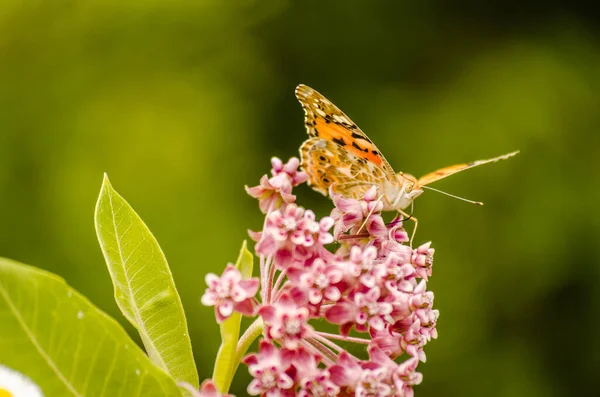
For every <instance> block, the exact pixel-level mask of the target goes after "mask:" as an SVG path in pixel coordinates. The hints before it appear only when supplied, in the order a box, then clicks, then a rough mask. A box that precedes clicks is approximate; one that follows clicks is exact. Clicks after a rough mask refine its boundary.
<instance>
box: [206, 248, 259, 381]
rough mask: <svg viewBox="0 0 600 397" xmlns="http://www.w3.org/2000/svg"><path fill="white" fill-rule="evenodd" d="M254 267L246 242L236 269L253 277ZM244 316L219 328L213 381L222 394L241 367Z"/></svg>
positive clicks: (246, 276)
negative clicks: (238, 355)
mask: <svg viewBox="0 0 600 397" xmlns="http://www.w3.org/2000/svg"><path fill="white" fill-rule="evenodd" d="M253 266H254V256H253V255H252V253H251V252H250V251H248V248H247V246H246V241H245V240H244V242H243V243H242V249H241V250H240V255H239V256H238V259H237V261H236V263H235V267H236V268H237V269H238V270H239V271H240V272H241V273H242V278H244V279H249V278H250V277H252V268H253ZM241 322H242V316H241V314H239V313H235V312H234V313H233V314H232V315H231V317H229V318H228V319H227V320H225V321H223V322H222V323H221V325H220V327H219V329H220V331H221V346H220V347H219V351H218V353H217V357H216V359H215V368H214V371H213V381H214V382H215V385H216V386H217V389H218V390H219V391H220V392H221V393H227V392H228V391H229V387H230V386H231V381H232V380H233V376H234V375H235V371H236V370H237V367H238V365H239V362H236V359H235V357H236V349H237V343H238V339H239V337H240V326H241Z"/></svg>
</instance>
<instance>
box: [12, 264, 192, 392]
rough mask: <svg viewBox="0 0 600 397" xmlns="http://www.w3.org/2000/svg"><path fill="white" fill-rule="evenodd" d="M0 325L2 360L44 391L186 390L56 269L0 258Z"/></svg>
mask: <svg viewBox="0 0 600 397" xmlns="http://www.w3.org/2000/svg"><path fill="white" fill-rule="evenodd" d="M0 324H1V326H0V363H1V364H2V365H5V366H7V367H10V368H12V369H14V370H17V371H19V372H21V373H23V374H25V375H26V376H28V377H30V378H31V379H32V380H33V381H34V382H36V383H37V384H38V385H39V386H40V387H41V388H42V391H43V393H44V394H45V395H46V396H60V397H62V396H94V397H96V396H98V397H103V396H106V397H114V396H123V397H125V396H127V397H138V396H143V397H150V396H157V397H163V396H180V395H181V393H180V391H179V390H178V388H177V386H176V385H175V382H174V381H173V379H171V378H170V377H169V376H168V375H167V374H166V373H164V372H163V371H162V370H160V369H159V368H157V367H156V366H155V365H154V364H153V363H152V362H151V361H150V360H149V359H148V357H147V356H146V355H145V354H144V352H143V351H142V350H141V349H140V348H139V347H138V346H137V345H136V344H135V342H134V341H132V340H131V339H130V338H129V335H127V333H126V332H125V330H124V329H123V328H122V327H121V326H120V325H119V324H118V323H117V322H116V321H115V320H113V319H112V318H111V317H109V316H108V315H107V314H106V313H104V312H103V311H101V310H100V309H98V308H97V307H95V306H94V305H92V303H90V301H88V300H87V298H85V297H84V296H83V295H81V294H79V293H78V292H77V291H75V290H74V289H72V288H71V287H70V286H69V285H67V284H66V283H65V281H64V280H63V279H62V278H60V277H58V276H56V275H54V274H52V273H48V272H46V271H43V270H40V269H36V268H34V267H31V266H27V265H23V264H21V263H17V262H14V261H11V260H9V259H4V258H0ZM0 394H1V393H0Z"/></svg>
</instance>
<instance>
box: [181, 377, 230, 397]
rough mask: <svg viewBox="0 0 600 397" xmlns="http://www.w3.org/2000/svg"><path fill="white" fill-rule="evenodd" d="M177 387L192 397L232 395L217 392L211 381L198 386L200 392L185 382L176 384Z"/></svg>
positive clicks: (208, 380)
mask: <svg viewBox="0 0 600 397" xmlns="http://www.w3.org/2000/svg"><path fill="white" fill-rule="evenodd" d="M177 385H178V386H180V387H183V388H184V389H186V390H187V391H189V392H191V393H192V397H233V394H222V393H220V392H219V391H218V390H217V387H216V386H215V384H214V382H213V381H212V379H206V380H205V381H204V382H202V385H200V390H196V389H194V388H193V387H192V385H190V384H189V383H187V382H178V383H177Z"/></svg>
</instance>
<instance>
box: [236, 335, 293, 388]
mask: <svg viewBox="0 0 600 397" xmlns="http://www.w3.org/2000/svg"><path fill="white" fill-rule="evenodd" d="M294 356H295V353H294V352H293V351H289V350H285V349H284V350H279V349H277V348H276V347H275V346H273V345H272V344H270V343H269V342H267V341H265V340H263V341H261V343H260V347H259V353H258V355H257V354H250V355H249V356H247V357H246V358H245V359H244V360H243V362H244V363H245V364H247V365H248V371H249V372H250V375H252V377H254V379H253V380H252V381H251V382H250V384H249V385H248V394H250V395H251V396H256V395H259V394H263V393H265V394H266V395H267V396H273V397H276V396H287V395H289V394H288V393H287V392H286V390H287V391H289V389H291V388H292V387H293V386H294V380H293V379H292V377H291V376H290V375H289V374H288V373H287V372H286V371H287V370H288V369H290V365H291V363H292V360H293V358H294Z"/></svg>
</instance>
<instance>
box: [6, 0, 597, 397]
mask: <svg viewBox="0 0 600 397" xmlns="http://www.w3.org/2000/svg"><path fill="white" fill-rule="evenodd" d="M534 4H535V3H532V4H530V5H519V2H516V1H508V2H505V1H499V0H497V1H491V2H485V3H480V2H476V1H469V0H459V1H455V2H453V3H452V5H449V4H448V3H447V2H442V1H436V0H431V1H420V2H379V1H374V2H354V1H349V2H344V3H342V2H317V1H307V2H292V1H283V0H272V1H253V0H246V1H239V2H218V1H197V0H195V1H192V0H187V1H185V0H181V1H176V2H160V1H129V2H121V1H114V0H113V1H111V0H105V1H90V0H86V1H80V2H70V1H54V2H23V1H14V0H13V1H10V0H9V1H5V2H2V5H1V6H0V192H1V194H0V225H1V227H0V255H2V256H6V257H10V258H14V259H17V260H19V261H22V262H25V263H29V264H32V265H36V266H39V267H42V268H44V269H48V270H50V271H53V272H55V273H58V274H59V275H61V276H63V277H64V278H65V279H66V280H67V281H68V282H69V283H70V284H71V285H73V286H74V287H75V288H77V289H79V290H80V291H81V292H82V293H84V294H85V295H87V296H88V297H89V298H90V299H91V300H92V301H93V302H94V303H96V304H97V305H98V306H99V307H101V308H102V309H104V310H105V311H107V312H108V313H110V314H111V315H113V316H114V317H116V318H117V319H119V321H121V322H122V323H124V322H125V320H124V318H123V317H122V316H121V315H120V313H119V311H118V309H117V307H116V304H115V303H114V301H113V298H112V286H111V283H110V279H109V276H108V272H107V270H106V267H105V265H104V261H103V258H102V255H101V252H100V249H99V247H98V244H97V241H96V237H95V233H94V226H93V210H94V205H95V201H96V197H97V194H98V192H99V189H100V184H101V181H102V174H103V172H107V173H108V175H109V176H110V178H111V182H112V183H113V186H114V187H115V188H116V189H117V190H118V191H119V192H120V193H121V194H122V195H124V197H126V199H127V200H128V201H129V202H130V203H131V205H132V206H133V207H134V208H135V209H136V211H138V213H139V214H140V215H141V216H142V218H143V219H144V220H145V221H146V223H147V224H148V225H149V227H150V228H151V230H152V231H153V232H154V234H155V235H156V237H157V238H158V240H159V242H160V243H161V245H162V248H163V250H164V251H165V253H166V255H167V258H168V259H169V263H170V265H171V267H172V271H173V274H174V277H175V281H176V283H177V286H178V288H179V290H180V293H181V297H182V300H183V303H184V306H185V308H186V312H187V315H188V317H189V326H190V331H191V336H192V342H193V347H194V352H195V355H196V359H197V363H198V367H199V371H200V377H201V378H205V377H208V376H210V374H211V371H212V365H213V357H214V355H215V352H216V349H217V339H218V329H217V326H216V325H215V324H214V322H213V312H212V310H211V309H209V308H204V307H202V306H201V305H200V303H199V299H200V296H201V294H202V293H203V291H204V288H205V284H204V274H205V273H207V272H209V271H213V272H220V271H221V270H222V269H223V267H224V266H225V264H226V263H227V262H228V261H233V260H234V259H235V257H236V255H237V252H238V249H239V246H240V243H241V241H242V240H243V239H244V238H246V236H247V234H246V229H249V228H252V229H258V228H260V225H261V214H260V212H259V210H258V207H257V202H256V201H254V200H253V199H251V198H250V197H249V196H247V195H246V194H245V192H244V185H245V184H248V185H255V184H257V183H258V180H259V178H260V176H261V175H262V174H263V173H265V172H267V171H268V170H269V168H270V164H269V159H270V157H271V156H274V155H276V156H279V157H281V158H283V159H284V160H285V159H287V158H289V157H290V156H296V155H297V148H298V147H299V145H300V143H301V142H302V141H303V140H304V139H305V132H304V127H303V124H302V120H303V113H302V110H301V108H300V105H299V104H298V103H297V101H296V99H295V97H294V87H295V86H296V85H297V84H298V83H304V84H308V85H310V86H312V87H313V88H315V89H317V90H319V91H320V92H321V93H323V94H324V95H326V96H327V97H328V98H329V99H331V100H332V101H333V102H334V103H336V104H337V105H338V106H339V107H340V108H341V109H342V110H344V111H345V112H346V113H347V114H348V115H349V116H350V117H351V118H353V119H354V121H355V122H356V123H358V125H359V126H361V128H362V129H363V130H364V131H365V132H367V133H368V134H369V136H370V137H371V138H372V139H373V140H374V141H375V142H376V143H377V144H378V146H379V147H380V148H381V149H382V150H383V152H384V153H385V154H386V157H387V158H388V160H389V161H390V162H391V164H392V165H393V166H394V167H395V168H396V169H397V170H402V171H405V172H410V173H413V174H416V175H422V174H425V173H426V172H429V171H431V170H433V169H436V168H438V167H442V166H446V165H450V164H454V163H457V162H463V161H469V160H475V159H479V158H486V157H491V156H495V155H499V154H503V153H506V152H509V151H512V150H516V149H520V150H521V154H520V155H519V156H518V157H516V158H513V159H511V160H509V161H505V162H501V163H498V164H492V165H488V166H485V167H481V168H478V169H475V170H470V171H467V172H465V173H463V174H460V175H456V176H453V177H452V178H449V179H448V180H445V181H442V182H439V183H437V184H435V187H436V188H440V189H444V190H447V191H449V192H451V193H454V194H459V195H462V196H464V197H467V198H472V199H476V200H482V201H484V202H485V203H486V205H485V206H484V207H476V206H472V205H469V204H465V203H462V202H460V201H457V200H452V199H450V198H447V197H444V196H441V195H439V194H436V193H434V192H427V193H426V194H424V196H423V197H422V198H419V199H418V200H417V202H416V206H415V215H416V216H417V217H418V218H419V220H420V224H419V231H418V234H417V238H416V242H417V243H421V242H424V241H427V240H432V241H433V246H434V247H435V248H436V261H435V266H434V270H435V271H434V277H433V278H432V279H431V281H430V289H432V290H433V291H434V292H435V297H436V302H435V306H436V308H437V309H439V310H440V312H441V317H440V320H439V323H438V330H439V339H438V340H437V341H433V342H432V343H430V344H429V345H428V346H427V349H426V352H427V358H428V361H427V363H426V364H423V365H421V366H420V367H419V369H420V370H421V372H423V373H424V376H425V379H424V382H423V384H422V385H421V386H418V387H417V388H416V392H417V396H420V397H425V396H442V395H443V396H571V395H597V393H598V390H600V378H599V377H598V376H597V373H598V371H599V370H600V342H598V339H597V333H598V328H599V327H598V326H599V323H600V317H599V316H598V313H599V312H600V289H599V288H598V281H600V277H599V271H600V266H599V265H600V253H599V251H598V242H599V238H600V235H599V234H600V233H599V230H600V229H599V228H598V225H599V222H600V211H599V210H598V206H597V204H598V203H599V202H600V189H599V188H598V183H599V182H600V180H599V178H598V171H600V151H599V150H598V147H599V145H600V134H599V130H600V96H599V95H598V92H599V90H600V48H599V45H600V44H599V39H600V34H599V29H600V18H599V17H598V15H597V14H595V13H594V12H593V8H589V9H588V8H586V6H585V5H584V3H578V2H568V1H554V2H548V3H545V4H544V6H543V7H539V6H536V5H534ZM590 7H591V5H590ZM298 194H299V198H298V200H299V202H300V203H301V204H303V205H304V206H307V207H312V208H315V209H316V210H317V212H318V213H320V214H325V213H326V212H328V211H329V209H330V207H331V204H330V202H329V201H328V200H327V199H325V198H323V197H321V196H320V195H318V194H316V193H314V192H312V191H311V190H310V189H308V188H305V187H302V188H301V189H299V191H298ZM127 329H128V330H129V331H130V332H132V334H134V332H133V331H132V329H131V328H130V327H128V328H127ZM241 371H242V372H245V371H246V370H245V368H243V367H242V368H241ZM246 381H247V376H241V377H239V379H238V382H237V383H236V384H235V387H234V389H233V392H235V393H236V394H237V395H238V396H242V395H245V394H246V393H245V385H244V382H246Z"/></svg>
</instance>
